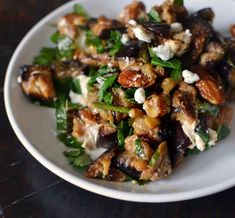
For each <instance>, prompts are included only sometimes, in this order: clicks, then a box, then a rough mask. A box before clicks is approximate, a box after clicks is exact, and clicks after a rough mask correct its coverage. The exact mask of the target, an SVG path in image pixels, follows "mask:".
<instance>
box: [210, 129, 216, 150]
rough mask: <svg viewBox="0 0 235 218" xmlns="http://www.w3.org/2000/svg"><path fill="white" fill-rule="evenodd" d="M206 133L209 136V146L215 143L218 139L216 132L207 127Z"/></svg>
mask: <svg viewBox="0 0 235 218" xmlns="http://www.w3.org/2000/svg"><path fill="white" fill-rule="evenodd" d="M208 134H209V136H210V141H209V142H208V145H209V146H212V145H215V143H216V141H217V140H218V134H217V132H216V131H215V130H213V129H210V128H208Z"/></svg>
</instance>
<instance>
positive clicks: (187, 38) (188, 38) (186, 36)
mask: <svg viewBox="0 0 235 218" xmlns="http://www.w3.org/2000/svg"><path fill="white" fill-rule="evenodd" d="M191 38H192V33H191V32H190V30H188V29H187V30H185V32H184V37H183V41H184V42H185V43H191Z"/></svg>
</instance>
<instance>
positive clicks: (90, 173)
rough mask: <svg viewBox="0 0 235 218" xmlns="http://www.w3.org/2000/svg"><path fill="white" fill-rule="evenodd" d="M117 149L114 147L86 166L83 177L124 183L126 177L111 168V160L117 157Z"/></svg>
mask: <svg viewBox="0 0 235 218" xmlns="http://www.w3.org/2000/svg"><path fill="white" fill-rule="evenodd" d="M118 152H119V149H118V147H117V146H114V147H112V148H110V149H109V150H107V151H106V152H104V153H103V154H102V155H101V156H100V157H98V159H97V160H95V161H94V162H93V163H92V164H90V165H89V166H88V168H87V169H86V173H85V176H86V177H88V178H100V179H106V180H109V181H115V182H124V181H126V180H127V177H126V176H125V174H124V173H122V172H121V171H120V170H118V169H116V168H114V167H112V166H111V163H112V159H113V158H114V156H115V155H117V154H118Z"/></svg>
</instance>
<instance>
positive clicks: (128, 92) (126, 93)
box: [125, 88, 137, 100]
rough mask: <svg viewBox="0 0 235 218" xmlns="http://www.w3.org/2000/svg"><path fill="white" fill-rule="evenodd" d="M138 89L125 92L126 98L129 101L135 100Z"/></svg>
mask: <svg viewBox="0 0 235 218" xmlns="http://www.w3.org/2000/svg"><path fill="white" fill-rule="evenodd" d="M136 90H137V88H129V89H127V90H126V91H125V95H126V98H127V99H129V100H134V94H135V91H136Z"/></svg>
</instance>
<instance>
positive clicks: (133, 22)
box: [128, 20, 137, 26]
mask: <svg viewBox="0 0 235 218" xmlns="http://www.w3.org/2000/svg"><path fill="white" fill-rule="evenodd" d="M128 24H130V25H132V26H135V25H137V23H136V21H135V20H129V21H128Z"/></svg>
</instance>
